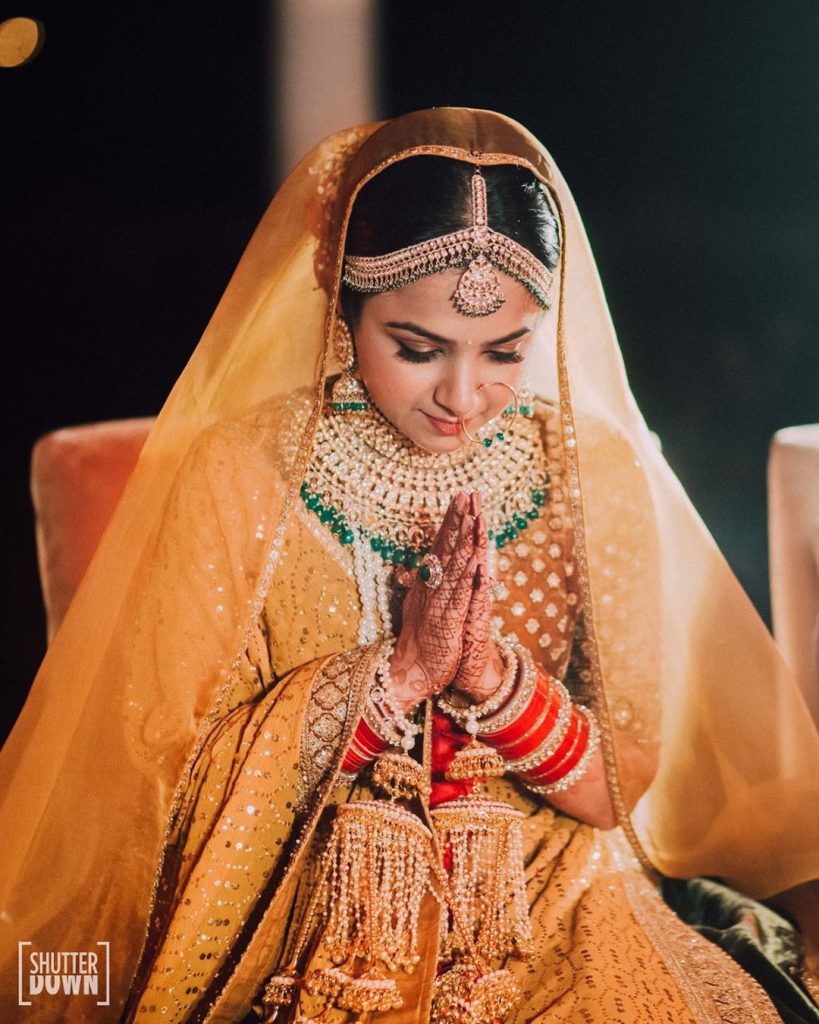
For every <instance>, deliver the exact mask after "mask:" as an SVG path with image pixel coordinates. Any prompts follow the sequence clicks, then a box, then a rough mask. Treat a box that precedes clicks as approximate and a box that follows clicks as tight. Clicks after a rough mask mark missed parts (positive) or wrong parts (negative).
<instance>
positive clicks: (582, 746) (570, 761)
mask: <svg viewBox="0 0 819 1024" xmlns="http://www.w3.org/2000/svg"><path fill="white" fill-rule="evenodd" d="M588 745H589V723H588V721H584V722H581V724H580V729H579V730H578V734H577V738H576V739H575V742H574V745H573V747H572V749H571V750H570V751H569V753H568V754H567V755H566V757H565V759H564V760H563V762H562V763H561V764H559V765H557V767H555V768H553V769H552V771H550V772H547V773H546V774H545V775H542V776H541V777H540V778H539V779H538V780H537V782H536V783H535V784H536V785H541V786H551V785H554V783H556V782H560V780H561V779H565V778H566V776H567V775H568V774H569V772H571V770H572V769H573V768H574V766H575V765H576V764H578V763H579V761H580V760H581V758H582V757H583V755H584V754H585V752H586V747H587V746H588ZM532 781H533V782H534V780H532Z"/></svg>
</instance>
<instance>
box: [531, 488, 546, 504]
mask: <svg viewBox="0 0 819 1024" xmlns="http://www.w3.org/2000/svg"><path fill="white" fill-rule="evenodd" d="M532 501H533V502H534V503H535V504H536V505H538V506H541V505H543V504H544V502H545V501H546V495H545V494H544V493H543V491H532Z"/></svg>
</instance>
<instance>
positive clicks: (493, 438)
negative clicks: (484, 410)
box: [460, 380, 520, 448]
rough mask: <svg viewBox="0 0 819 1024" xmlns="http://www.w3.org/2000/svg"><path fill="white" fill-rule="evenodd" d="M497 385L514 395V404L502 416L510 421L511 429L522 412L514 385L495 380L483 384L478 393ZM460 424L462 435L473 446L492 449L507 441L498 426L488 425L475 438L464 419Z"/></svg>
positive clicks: (505, 409) (507, 407)
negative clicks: (496, 443) (477, 445)
mask: <svg viewBox="0 0 819 1024" xmlns="http://www.w3.org/2000/svg"><path fill="white" fill-rule="evenodd" d="M496 385H500V387H502V388H506V389H507V390H508V391H510V392H511V394H512V401H513V404H511V405H507V406H506V407H505V408H504V410H503V412H502V414H501V415H502V416H504V417H505V418H507V419H508V420H509V424H508V427H509V426H511V425H512V423H514V421H515V417H516V416H517V414H518V412H519V411H520V400H519V397H518V393H517V391H515V389H514V388H513V387H512V385H511V384H507V383H506V382H505V381H502V380H495V381H492V383H491V384H481V386H480V387H479V388H478V391H483V390H484V388H491V387H495V386H496ZM460 423H461V433H462V434H463V435H464V437H465V438H466V439H467V440H468V441H471V442H472V443H473V444H481V445H483V446H484V448H491V447H492V445H493V444H495V442H498V443H500V442H501V441H505V440H506V434H505V433H504V431H503V430H501V429H500V428H499V427H497V426H494V427H493V426H490V424H486V425H485V426H484V427H482V428H481V429H480V430H479V431H478V433H477V435H476V436H474V437H473V436H472V434H470V433H469V431H468V430H467V429H466V423H465V421H464V418H463V417H461V421H460ZM507 429H508V428H507Z"/></svg>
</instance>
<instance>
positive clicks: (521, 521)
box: [515, 516, 529, 530]
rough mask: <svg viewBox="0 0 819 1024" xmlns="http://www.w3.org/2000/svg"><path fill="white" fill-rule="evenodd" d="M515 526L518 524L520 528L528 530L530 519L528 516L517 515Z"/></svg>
mask: <svg viewBox="0 0 819 1024" xmlns="http://www.w3.org/2000/svg"><path fill="white" fill-rule="evenodd" d="M515 526H517V528H518V529H519V530H528V529H529V520H528V519H527V518H526V516H515Z"/></svg>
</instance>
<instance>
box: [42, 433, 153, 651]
mask: <svg viewBox="0 0 819 1024" xmlns="http://www.w3.org/2000/svg"><path fill="white" fill-rule="evenodd" d="M153 423H154V420H153V418H144V419H130V420H113V421H111V422H109V423H92V424H89V425H88V426H81V427H67V428H65V429H63V430H56V431H54V432H53V433H51V434H46V435H45V436H44V437H42V438H40V440H39V441H38V442H37V443H36V445H35V446H34V451H33V453H32V459H31V493H32V498H33V501H34V512H35V519H36V533H37V558H38V562H39V567H40V581H41V583H42V587H43V599H44V602H45V609H46V623H47V628H48V638H49V640H50V639H51V637H52V636H53V635H54V633H55V631H56V629H57V627H58V626H59V624H60V622H61V621H62V618H63V616H64V615H65V612H66V609H67V608H68V605H69V602H70V601H71V598H72V597H73V595H74V591H75V590H76V589H77V586H78V585H79V582H80V580H81V579H82V577H83V574H84V572H85V570H86V568H87V567H88V563H89V562H90V561H91V556H92V555H93V554H94V551H95V550H96V547H97V544H98V543H99V540H100V537H101V536H102V534H103V531H104V530H105V527H106V526H107V524H108V521H109V519H110V518H111V514H112V513H113V511H114V508H115V506H116V504H117V501H118V500H119V497H120V495H121V494H122V492H123V489H124V488H125V483H126V481H127V480H128V477H129V476H130V474H131V471H132V470H133V468H134V466H135V465H136V461H137V458H138V457H139V453H140V451H141V450H142V446H143V444H144V443H145V439H146V437H147V436H148V431H149V430H150V429H151V427H152V425H153Z"/></svg>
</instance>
